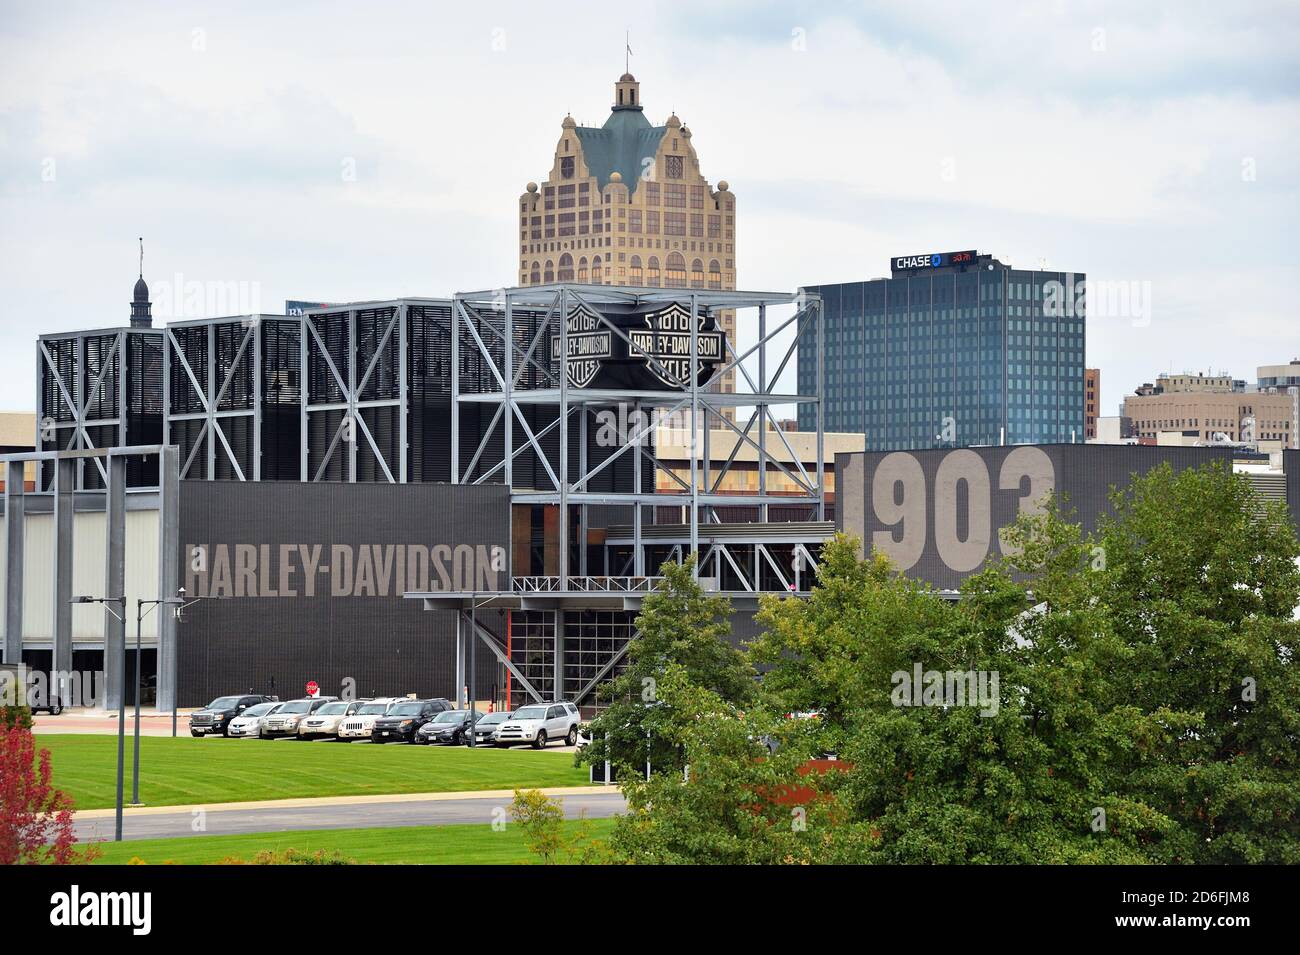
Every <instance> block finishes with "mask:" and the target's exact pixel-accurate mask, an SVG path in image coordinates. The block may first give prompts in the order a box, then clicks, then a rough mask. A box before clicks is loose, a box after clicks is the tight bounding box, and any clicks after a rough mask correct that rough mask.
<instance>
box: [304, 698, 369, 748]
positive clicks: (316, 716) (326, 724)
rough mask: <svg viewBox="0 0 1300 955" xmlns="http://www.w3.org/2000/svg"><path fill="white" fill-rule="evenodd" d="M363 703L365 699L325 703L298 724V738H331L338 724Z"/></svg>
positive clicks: (336, 730) (335, 733) (335, 732)
mask: <svg viewBox="0 0 1300 955" xmlns="http://www.w3.org/2000/svg"><path fill="white" fill-rule="evenodd" d="M365 704H366V701H365V700H353V701H351V702H348V701H347V700H335V701H334V702H333V703H326V704H325V705H324V706H322V707H321V708H320V709H319V710H317V711H316V712H315V713H313V714H312V715H311V716H308V717H307V718H305V719H304V720H302V722H300V723H299V724H298V738H299V739H321V738H329V739H333V738H334V737H336V736H338V733H339V724H340V723H342V722H343V721H344V720H345V719H347V718H348V717H349V716H351V715H352V714H354V713H355V712H356V711H357V709H358V708H359V707H362V706H365Z"/></svg>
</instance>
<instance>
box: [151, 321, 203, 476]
mask: <svg viewBox="0 0 1300 955" xmlns="http://www.w3.org/2000/svg"><path fill="white" fill-rule="evenodd" d="M203 390H204V391H206V392H207V393H208V394H207V399H208V400H207V401H206V402H205V404H206V405H207V406H208V433H207V434H206V435H205V436H204V437H206V438H207V439H208V471H207V475H206V477H207V479H208V480H209V481H213V480H216V477H217V402H216V397H217V326H216V325H213V324H209V325H208V380H207V381H205V382H204V383H203ZM159 463H162V462H159ZM158 483H159V484H160V485H161V483H162V478H161V477H160V478H159V479H158Z"/></svg>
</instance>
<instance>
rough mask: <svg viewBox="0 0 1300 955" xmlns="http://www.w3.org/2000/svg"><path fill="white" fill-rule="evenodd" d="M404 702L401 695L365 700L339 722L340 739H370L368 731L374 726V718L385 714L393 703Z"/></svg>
mask: <svg viewBox="0 0 1300 955" xmlns="http://www.w3.org/2000/svg"><path fill="white" fill-rule="evenodd" d="M404 702H406V701H405V700H404V699H402V698H401V697H396V696H384V697H380V698H379V699H377V700H366V701H365V702H364V703H362V704H361V705H360V706H358V707H357V708H356V712H354V713H351V714H349V715H348V716H346V717H344V718H343V721H342V722H340V723H339V728H338V737H339V739H340V740H347V741H349V742H350V741H351V740H354V739H370V731H371V730H373V729H374V728H375V720H377V719H379V717H381V716H385V715H387V713H388V710H389V708H390V707H392V705H393V704H394V703H404Z"/></svg>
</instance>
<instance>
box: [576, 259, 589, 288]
mask: <svg viewBox="0 0 1300 955" xmlns="http://www.w3.org/2000/svg"><path fill="white" fill-rule="evenodd" d="M578 281H579V282H586V281H587V257H586V256H585V255H584V256H583V257H582V258H580V259H578Z"/></svg>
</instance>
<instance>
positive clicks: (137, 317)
mask: <svg viewBox="0 0 1300 955" xmlns="http://www.w3.org/2000/svg"><path fill="white" fill-rule="evenodd" d="M139 241H140V277H139V278H138V279H136V280H135V288H134V289H132V290H131V327H132V328H151V327H152V326H153V308H152V305H151V303H150V301H149V286H148V285H146V284H145V281H144V236H141V237H140V240H139Z"/></svg>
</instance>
